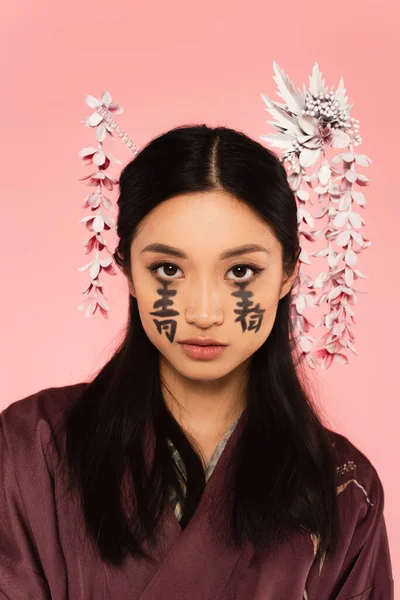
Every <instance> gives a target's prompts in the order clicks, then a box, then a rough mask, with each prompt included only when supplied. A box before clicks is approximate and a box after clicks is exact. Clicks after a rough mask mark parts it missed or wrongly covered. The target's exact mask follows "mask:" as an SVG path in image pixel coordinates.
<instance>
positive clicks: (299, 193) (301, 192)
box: [296, 188, 310, 202]
mask: <svg viewBox="0 0 400 600" xmlns="http://www.w3.org/2000/svg"><path fill="white" fill-rule="evenodd" d="M296 196H297V197H298V198H300V200H304V202H306V201H307V200H309V199H310V194H309V193H308V192H307V191H306V190H305V189H303V188H299V189H298V190H297V191H296Z"/></svg>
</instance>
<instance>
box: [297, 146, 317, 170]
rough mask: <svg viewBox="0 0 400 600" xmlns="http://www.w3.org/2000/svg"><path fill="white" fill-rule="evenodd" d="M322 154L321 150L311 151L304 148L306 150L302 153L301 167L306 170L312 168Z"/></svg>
mask: <svg viewBox="0 0 400 600" xmlns="http://www.w3.org/2000/svg"><path fill="white" fill-rule="evenodd" d="M320 153H321V150H320V149H319V148H318V149H317V150H310V149H309V148H304V150H302V151H301V152H300V157H299V162H300V165H301V166H302V167H304V168H305V169H307V168H308V167H311V166H312V165H313V164H315V163H316V161H317V160H318V158H319V155H320Z"/></svg>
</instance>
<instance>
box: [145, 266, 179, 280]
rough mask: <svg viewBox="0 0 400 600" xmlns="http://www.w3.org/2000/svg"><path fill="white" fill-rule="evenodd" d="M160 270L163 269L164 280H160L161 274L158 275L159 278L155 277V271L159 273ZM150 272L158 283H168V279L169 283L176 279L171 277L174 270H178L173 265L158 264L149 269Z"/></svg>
mask: <svg viewBox="0 0 400 600" xmlns="http://www.w3.org/2000/svg"><path fill="white" fill-rule="evenodd" d="M161 269H164V278H162V277H161V276H160V275H162V273H161V274H160V273H158V275H159V276H157V271H160V270H161ZM149 270H150V272H151V273H152V275H154V277H155V278H156V279H158V280H159V281H168V279H170V280H171V281H173V280H174V279H177V278H176V277H172V276H173V275H175V273H176V270H178V271H179V270H180V269H179V268H178V267H177V266H176V265H174V264H173V263H167V262H164V263H158V264H157V265H154V266H153V267H150V269H149Z"/></svg>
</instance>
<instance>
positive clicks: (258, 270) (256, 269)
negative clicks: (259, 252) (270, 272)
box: [147, 262, 264, 283]
mask: <svg viewBox="0 0 400 600" xmlns="http://www.w3.org/2000/svg"><path fill="white" fill-rule="evenodd" d="M165 265H171V266H173V267H176V268H177V269H179V267H178V266H177V265H175V264H174V263H171V262H159V263H157V264H155V265H152V266H151V267H147V268H148V270H149V271H150V273H151V274H152V275H153V277H154V278H155V279H156V280H157V281H159V282H160V283H162V282H164V281H175V279H178V278H175V279H174V278H171V277H166V278H165V279H162V278H161V277H157V275H156V274H155V273H156V271H157V270H158V269H159V268H160V267H163V266H165ZM235 267H245V268H246V269H251V270H252V271H253V272H254V275H253V276H252V277H250V279H244V278H239V279H236V280H235V279H230V280H229V281H231V282H232V283H238V282H239V281H246V283H247V282H249V281H252V280H253V279H255V278H256V277H257V276H258V275H259V274H260V273H261V272H262V271H264V269H261V268H260V267H256V266H255V265H248V264H245V263H239V264H237V265H233V267H231V268H230V269H229V271H231V270H232V269H234V268H235Z"/></svg>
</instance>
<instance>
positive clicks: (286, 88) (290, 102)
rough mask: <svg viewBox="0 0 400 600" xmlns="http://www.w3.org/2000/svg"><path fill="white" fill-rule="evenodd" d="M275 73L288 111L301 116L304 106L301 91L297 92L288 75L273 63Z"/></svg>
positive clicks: (279, 90)
mask: <svg viewBox="0 0 400 600" xmlns="http://www.w3.org/2000/svg"><path fill="white" fill-rule="evenodd" d="M272 64H273V68H274V71H275V75H274V80H275V82H276V85H277V86H278V92H277V93H278V95H279V96H280V97H281V98H282V100H284V101H285V103H286V105H287V107H288V109H289V110H290V111H291V112H293V113H295V114H296V115H299V114H300V113H301V110H302V108H303V105H304V99H303V96H302V93H301V91H300V90H296V89H295V87H294V85H293V83H292V82H291V81H290V79H289V78H288V76H287V75H286V73H285V72H284V71H283V70H282V69H280V68H279V67H278V65H277V63H276V62H275V61H273V63H272Z"/></svg>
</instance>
